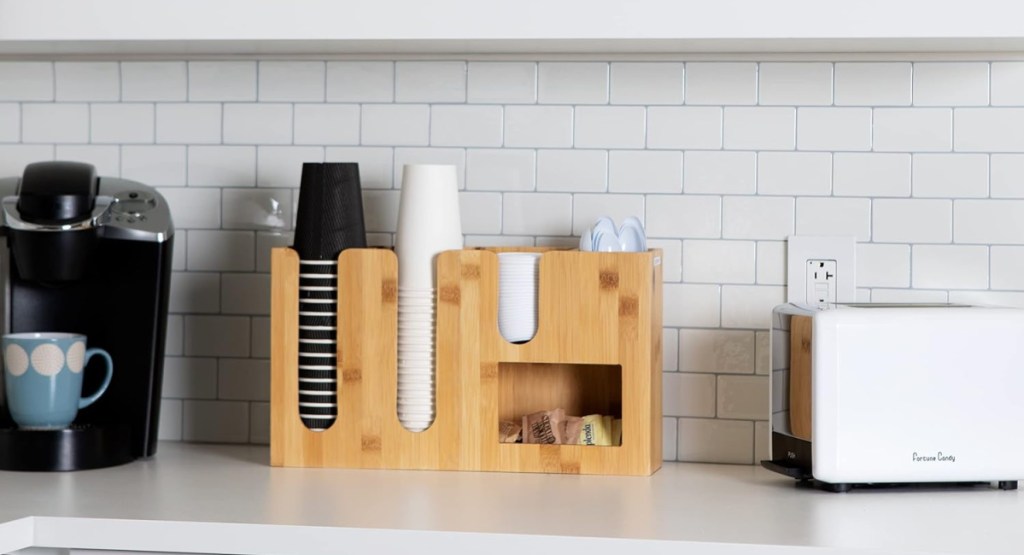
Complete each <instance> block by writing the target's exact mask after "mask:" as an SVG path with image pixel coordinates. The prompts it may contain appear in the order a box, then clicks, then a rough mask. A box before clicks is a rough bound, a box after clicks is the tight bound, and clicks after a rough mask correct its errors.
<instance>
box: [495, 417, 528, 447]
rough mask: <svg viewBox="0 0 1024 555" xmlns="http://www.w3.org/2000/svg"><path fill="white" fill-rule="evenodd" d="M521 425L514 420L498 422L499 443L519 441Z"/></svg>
mask: <svg viewBox="0 0 1024 555" xmlns="http://www.w3.org/2000/svg"><path fill="white" fill-rule="evenodd" d="M522 431H523V427H522V426H521V425H520V424H516V423H515V422H499V423H498V441H500V442H501V443H519V441H520V436H521V434H522Z"/></svg>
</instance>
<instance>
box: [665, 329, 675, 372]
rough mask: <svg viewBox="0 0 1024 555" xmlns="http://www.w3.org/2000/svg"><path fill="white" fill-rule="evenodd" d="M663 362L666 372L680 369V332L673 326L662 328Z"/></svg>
mask: <svg viewBox="0 0 1024 555" xmlns="http://www.w3.org/2000/svg"><path fill="white" fill-rule="evenodd" d="M661 362H662V368H663V369H664V371H665V372H676V371H678V370H679V333H678V332H677V331H676V330H674V329H672V328H662V332H661Z"/></svg>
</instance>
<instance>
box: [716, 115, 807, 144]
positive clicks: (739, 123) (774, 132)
mask: <svg viewBox="0 0 1024 555" xmlns="http://www.w3.org/2000/svg"><path fill="white" fill-rule="evenodd" d="M795 147H796V109H795V108H762V107H750V108H747V107H728V108H726V109H725V148H726V149H729V150H793V148H795Z"/></svg>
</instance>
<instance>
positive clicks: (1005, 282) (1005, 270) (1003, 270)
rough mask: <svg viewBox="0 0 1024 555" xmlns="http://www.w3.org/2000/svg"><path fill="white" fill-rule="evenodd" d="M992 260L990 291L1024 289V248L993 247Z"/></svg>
mask: <svg viewBox="0 0 1024 555" xmlns="http://www.w3.org/2000/svg"><path fill="white" fill-rule="evenodd" d="M990 256H991V258H992V263H991V272H992V278H991V279H992V283H991V285H992V289H1016V290H1020V289H1024V247H1019V246H1012V247H1011V246H1005V247H1004V246H995V247H992V250H991V252H990Z"/></svg>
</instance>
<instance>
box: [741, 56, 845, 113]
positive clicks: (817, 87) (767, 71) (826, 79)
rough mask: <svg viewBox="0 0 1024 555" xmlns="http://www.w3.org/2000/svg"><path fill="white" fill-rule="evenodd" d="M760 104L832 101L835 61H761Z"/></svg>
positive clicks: (791, 104)
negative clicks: (833, 66)
mask: <svg viewBox="0 0 1024 555" xmlns="http://www.w3.org/2000/svg"><path fill="white" fill-rule="evenodd" d="M757 78H758V79H757V80H758V89H759V99H760V104H762V105H765V106H778V105H781V106H815V105H828V104H832V64H829V63H795V62H794V63H788V62H768V63H762V64H761V67H760V68H759V70H758V76H757Z"/></svg>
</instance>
